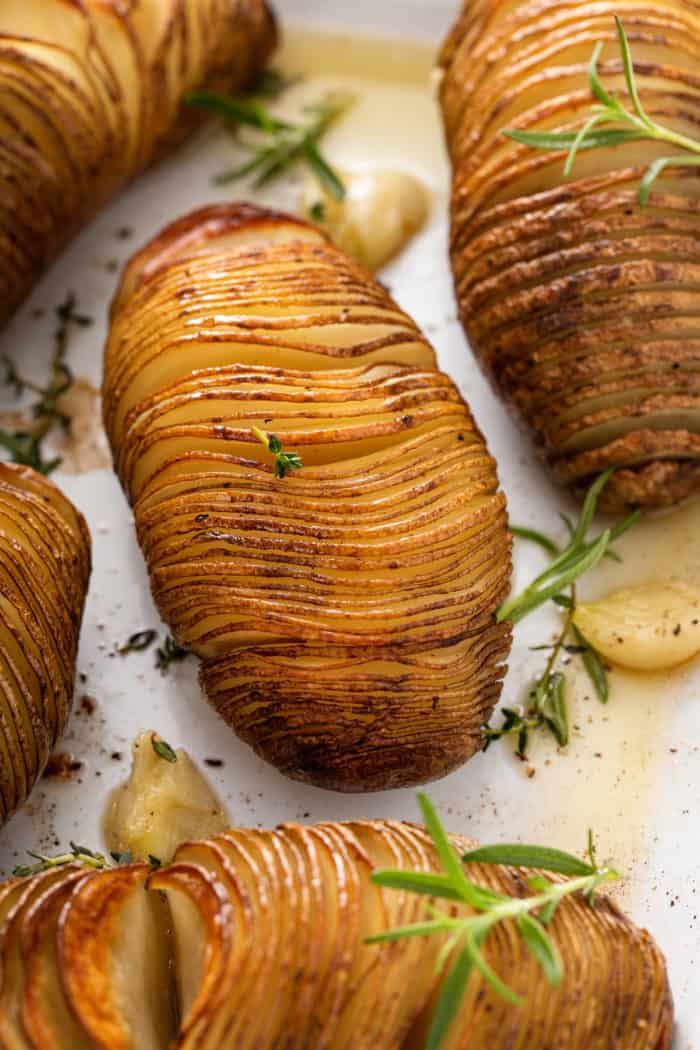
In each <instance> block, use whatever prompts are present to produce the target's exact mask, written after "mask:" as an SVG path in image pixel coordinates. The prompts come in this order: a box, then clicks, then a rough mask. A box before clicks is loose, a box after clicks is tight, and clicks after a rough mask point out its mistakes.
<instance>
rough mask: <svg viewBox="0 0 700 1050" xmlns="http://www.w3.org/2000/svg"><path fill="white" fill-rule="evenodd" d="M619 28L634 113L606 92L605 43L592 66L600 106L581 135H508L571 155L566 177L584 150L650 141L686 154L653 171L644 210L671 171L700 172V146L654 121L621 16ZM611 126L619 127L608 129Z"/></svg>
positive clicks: (645, 183)
mask: <svg viewBox="0 0 700 1050" xmlns="http://www.w3.org/2000/svg"><path fill="white" fill-rule="evenodd" d="M615 25H616V27H617V36H618V41H619V44H620V54H621V57H622V67H623V70H624V74H625V83H626V85H627V95H628V98H629V102H630V103H631V109H629V108H626V106H625V101H624V100H622V99H620V98H618V97H617V95H611V94H610V92H608V91H606V89H605V88H604V87H603V84H602V82H601V80H600V76H599V73H598V60H599V59H600V55H601V52H602V50H603V43H602V42H600V43H598V44H597V45H596V47H595V49H594V51H593V55H592V56H591V60H590V63H589V66H588V83H589V85H590V89H591V92H592V94H593V96H594V98H595V99H596V100H597V102H596V103H595V104H594V105H593V106H592V107H591V115H590V116H589V117H588V119H587V120H586V122H585V123H584V125H583V126H582V127H581V128H580V129H579V130H578V131H552V132H550V131H520V130H518V129H513V128H508V129H504V131H503V134H504V135H506V136H507V137H508V138H510V139H513V140H514V141H515V142H519V143H521V144H522V145H525V146H531V147H532V148H533V149H543V150H561V151H564V150H566V151H567V158H566V163H565V165H564V175H566V176H569V175H570V174H571V172H572V170H573V166H574V162H575V160H576V156H577V154H578V152H579V150H582V149H599V148H601V147H607V146H620V145H624V144H625V143H628V142H638V141H640V140H648V141H652V142H663V143H666V144H668V145H671V146H674V147H677V148H678V149H681V150H684V151H685V152H684V153H681V154H674V155H673V156H669V157H659V158H657V159H656V160H654V161H652V163H651V164H650V165H649V167H648V168H647V170H646V173H645V175H644V178H643V179H642V182H641V184H640V187H639V193H638V199H639V203H640V205H641V206H642V207H644V206H645V205H646V204H647V202H648V200H649V194H650V193H651V190H652V187H653V185H654V183H655V182H656V180H657V179H658V177H659V176H660V175H661V174H662V173H663V172H664V171H665V170H666V169H667V168H674V167H675V168H679V167H689V166H690V167H700V142H699V141H697V140H695V139H691V138H689V137H688V136H687V135H681V134H680V133H679V132H677V131H673V130H672V129H671V128H667V127H665V126H664V125H663V124H660V123H658V121H655V120H653V119H652V118H651V117H650V116H649V114H648V113H647V112H646V110H645V109H644V106H643V105H642V102H641V99H640V97H639V89H638V87H637V82H636V78H635V72H634V64H633V61H632V55H631V51H630V46H629V41H628V39H627V34H626V33H625V30H624V27H623V25H622V22H621V20H620V19H619V18H618V16H617V15H616V16H615ZM605 124H614V125H617V126H616V127H612V128H606V127H602V125H605ZM619 125H622V126H621V127H620V126H619Z"/></svg>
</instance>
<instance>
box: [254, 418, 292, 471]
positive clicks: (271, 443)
mask: <svg viewBox="0 0 700 1050" xmlns="http://www.w3.org/2000/svg"><path fill="white" fill-rule="evenodd" d="M253 433H254V434H255V436H256V438H257V439H258V441H259V442H260V443H261V444H262V445H264V446H265V448H266V449H267V450H268V452H271V453H272V455H273V456H274V457H275V477H276V478H284V477H286V475H287V474H288V473H289V471H290V470H301V468H302V467H303V466H304V463H303V461H302V459H301V456H298V455H297V453H296V452H285V450H284V449H283V448H282V442H281V441H280V439H279V438H278V437H277V435H276V434H266V433H265V431H264V430H260V429H259V428H258V427H253Z"/></svg>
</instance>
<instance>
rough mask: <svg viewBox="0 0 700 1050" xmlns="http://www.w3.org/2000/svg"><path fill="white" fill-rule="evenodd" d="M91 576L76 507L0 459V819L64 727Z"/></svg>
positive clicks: (26, 790)
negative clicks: (81, 622) (0, 462)
mask: <svg viewBox="0 0 700 1050" xmlns="http://www.w3.org/2000/svg"><path fill="white" fill-rule="evenodd" d="M89 575H90V537H89V535H88V531H87V526H86V525H85V522H84V520H83V518H82V515H80V514H79V513H78V511H77V510H76V509H75V508H74V507H73V506H72V505H71V504H70V503H69V502H68V500H67V499H66V498H65V497H64V496H63V495H62V494H61V493H60V492H59V490H58V489H57V488H56V486H55V485H53V484H52V483H51V482H50V481H48V480H47V479H46V478H44V477H42V476H41V475H40V474H37V473H35V472H34V471H33V470H30V469H29V468H25V467H17V466H14V465H12V464H7V463H2V464H0V611H1V618H0V619H1V622H0V823H2V822H3V821H4V820H6V819H7V817H9V816H10V814H11V813H12V812H13V811H14V810H15V809H16V808H17V806H18V805H19V804H20V803H21V802H23V801H24V799H25V798H26V797H27V795H28V794H29V792H30V791H31V789H32V787H33V785H34V783H35V781H36V779H37V777H38V776H39V775H40V774H41V772H42V771H43V769H44V766H45V765H46V761H47V759H48V757H49V754H50V752H51V750H52V748H53V747H54V745H55V744H56V742H57V740H58V739H59V737H60V735H61V733H62V732H63V729H64V727H65V724H66V720H67V718H68V714H69V711H70V707H71V703H72V700H73V681H74V676H75V656H76V650H77V646H78V635H79V632H80V621H81V617H82V612H83V604H84V601H85V593H86V590H87V584H88V579H89Z"/></svg>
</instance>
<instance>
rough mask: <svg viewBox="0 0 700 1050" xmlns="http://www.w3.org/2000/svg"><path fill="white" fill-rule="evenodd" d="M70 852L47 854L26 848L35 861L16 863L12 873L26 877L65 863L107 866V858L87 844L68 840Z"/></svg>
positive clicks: (85, 866)
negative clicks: (31, 862)
mask: <svg viewBox="0 0 700 1050" xmlns="http://www.w3.org/2000/svg"><path fill="white" fill-rule="evenodd" d="M69 846H70V852H67V853H59V854H58V855H57V856H53V857H50V856H47V855H46V854H44V853H37V852H36V851H35V850H31V849H29V850H27V853H28V855H29V856H30V857H33V858H34V860H35V861H36V863H35V864H18V865H17V867H16V868H15V869H14V870H13V872H12V874H13V875H14V876H15V877H16V878H26V877H27V876H28V875H37V874H38V873H39V872H40V871H49V870H50V869H51V868H61V867H63V866H64V865H66V864H81V865H82V866H83V867H84V868H94V869H95V870H101V869H102V868H106V867H107V860H106V859H105V857H104V856H103V855H102V854H101V853H95V852H94V851H93V850H91V849H88V848H87V846H79V845H78V844H77V843H75V842H70V843H69Z"/></svg>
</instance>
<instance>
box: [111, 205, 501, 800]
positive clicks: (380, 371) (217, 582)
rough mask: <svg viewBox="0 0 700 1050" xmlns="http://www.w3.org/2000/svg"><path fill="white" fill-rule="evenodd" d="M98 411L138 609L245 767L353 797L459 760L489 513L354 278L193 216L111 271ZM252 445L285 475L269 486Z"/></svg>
mask: <svg viewBox="0 0 700 1050" xmlns="http://www.w3.org/2000/svg"><path fill="white" fill-rule="evenodd" d="M103 395H104V401H103V403H104V413H105V424H106V429H107V432H108V435H109V438H110V442H111V445H112V449H113V453H114V461H115V465H116V469H117V471H118V472H119V476H120V478H121V480H122V483H123V485H124V488H125V489H126V492H127V494H128V497H129V499H130V501H131V503H132V506H133V507H134V513H135V517H136V525H137V529H138V534H139V540H140V543H141V546H142V549H143V552H144V555H145V558H146V562H147V564H148V566H149V570H150V576H151V583H152V586H153V593H154V596H155V600H156V602H157V604H158V606H159V608H160V609H161V612H162V614H163V616H164V618H165V619H166V620H167V621H168V623H169V624H170V627H171V629H172V631H173V634H174V636H175V637H176V639H177V641H178V643H179V644H181V645H183V646H185V647H186V648H187V649H190V650H192V651H193V652H195V653H196V654H197V655H198V656H200V657H201V658H202V660H203V666H202V680H203V683H204V686H205V689H206V691H207V694H208V696H209V698H210V700H211V701H212V703H213V704H214V706H215V707H216V709H217V710H218V711H219V712H220V713H221V714H222V715H223V717H224V718H225V719H226V720H227V721H228V722H229V723H230V724H231V725H232V726H233V727H234V728H235V730H236V731H237V732H238V733H239V734H240V736H241V737H242V738H243V739H244V740H246V741H247V742H248V743H250V744H251V745H252V746H253V747H254V748H255V749H256V750H257V752H258V753H259V754H260V755H262V756H263V757H264V758H266V759H267V760H268V761H270V762H272V763H273V764H275V765H276V766H277V767H278V768H279V769H281V770H282V771H283V772H285V773H287V774H288V775H290V776H294V777H297V778H300V779H304V780H310V781H312V782H314V783H316V784H319V785H323V786H326V787H331V788H337V789H341V790H371V789H378V788H385V787H389V786H399V785H401V784H409V783H416V782H420V781H424V780H427V779H431V778H433V777H438V776H442V775H444V774H445V773H447V772H448V771H449V770H450V769H453V768H454V767H455V766H457V765H459V764H460V763H462V762H464V761H465V760H466V759H467V758H469V757H470V756H471V755H472V754H474V752H475V751H477V750H478V749H479V748H480V747H481V744H482V737H481V727H482V725H483V724H484V723H485V722H486V721H488V718H489V716H490V714H491V712H492V710H493V707H494V704H495V702H496V700H497V698H498V695H499V692H500V685H501V678H502V675H503V665H504V661H505V658H506V655H507V652H508V645H509V632H510V628H509V627H508V626H507V625H505V624H504V625H497V624H496V622H495V611H496V609H497V608H498V606H499V604H500V602H501V601H502V600H503V598H504V597H505V595H506V593H507V591H508V579H509V573H510V540H509V537H508V533H507V529H506V520H505V507H504V498H503V496H502V494H501V493H500V492H499V490H498V480H497V476H496V470H495V465H494V462H493V460H492V459H491V457H490V456H489V455H488V452H487V450H486V448H485V445H484V442H483V439H482V437H481V434H480V433H479V431H478V430H477V428H476V426H475V424H474V421H473V419H472V417H471V415H470V414H469V411H468V408H467V406H466V405H465V403H464V401H463V399H462V397H461V396H460V394H459V391H458V390H457V388H456V387H455V385H454V383H452V382H451V380H450V379H448V377H447V376H445V375H443V374H442V373H441V372H439V371H438V370H437V367H436V362H435V355H434V353H433V350H432V348H431V347H430V346H429V344H428V343H427V342H426V340H425V339H424V338H423V336H422V335H421V334H420V332H419V331H418V330H417V328H416V326H415V324H414V323H413V322H412V321H411V320H410V319H409V318H408V317H407V316H406V314H404V313H403V312H402V311H401V310H400V309H399V308H398V307H397V306H396V304H395V303H394V302H393V301H392V299H391V298H390V296H389V295H388V294H387V292H386V290H385V289H384V288H383V287H382V286H381V285H380V284H379V283H378V282H376V281H374V280H373V279H372V277H371V276H370V274H369V273H368V272H367V271H366V270H365V269H364V268H362V267H361V266H360V265H359V264H358V263H356V262H354V261H352V260H351V259H349V258H348V257H347V256H345V255H344V254H343V253H342V252H340V251H339V250H338V249H336V248H334V247H333V246H332V245H331V244H330V243H329V242H328V240H327V239H326V237H325V236H324V235H323V234H322V233H321V232H320V231H319V230H318V229H316V228H314V227H312V226H310V225H309V224H307V223H304V222H303V221H301V220H297V219H293V218H291V217H287V216H280V215H277V214H275V213H272V212H269V211H264V210H261V209H258V208H255V207H253V206H248V205H230V206H225V205H224V206H220V207H216V208H209V209H205V210H203V211H201V212H196V213H194V214H193V215H190V216H188V217H187V218H185V219H182V220H180V221H179V222H177V223H175V224H174V225H173V226H171V227H169V228H168V229H166V230H165V231H164V232H163V233H162V234H161V235H160V236H159V237H157V238H156V239H155V241H153V242H152V243H151V244H149V245H148V246H147V247H146V248H144V249H143V250H142V251H141V252H140V253H139V254H138V255H137V256H135V257H134V259H133V260H132V262H131V263H130V264H129V265H128V266H127V269H126V271H125V274H124V278H123V281H122V285H121V287H120V290H119V291H118V293H117V297H116V300H115V304H114V308H113V324H112V330H111V334H110V338H109V342H108V345H107V349H106V356H105V379H104V388H103ZM261 431H264V432H266V433H271V434H274V435H276V437H277V439H278V441H279V443H280V444H281V447H282V449H284V450H287V451H288V452H294V453H295V454H297V455H298V456H300V458H301V460H302V461H303V467H302V469H300V470H293V471H291V472H290V473H289V474H287V476H286V477H283V478H280V477H277V476H276V473H275V459H274V457H273V455H272V454H271V453H270V452H269V451H268V450H267V448H266V447H265V446H264V444H262V443H261V441H260V432H261ZM263 439H264V434H263Z"/></svg>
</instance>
